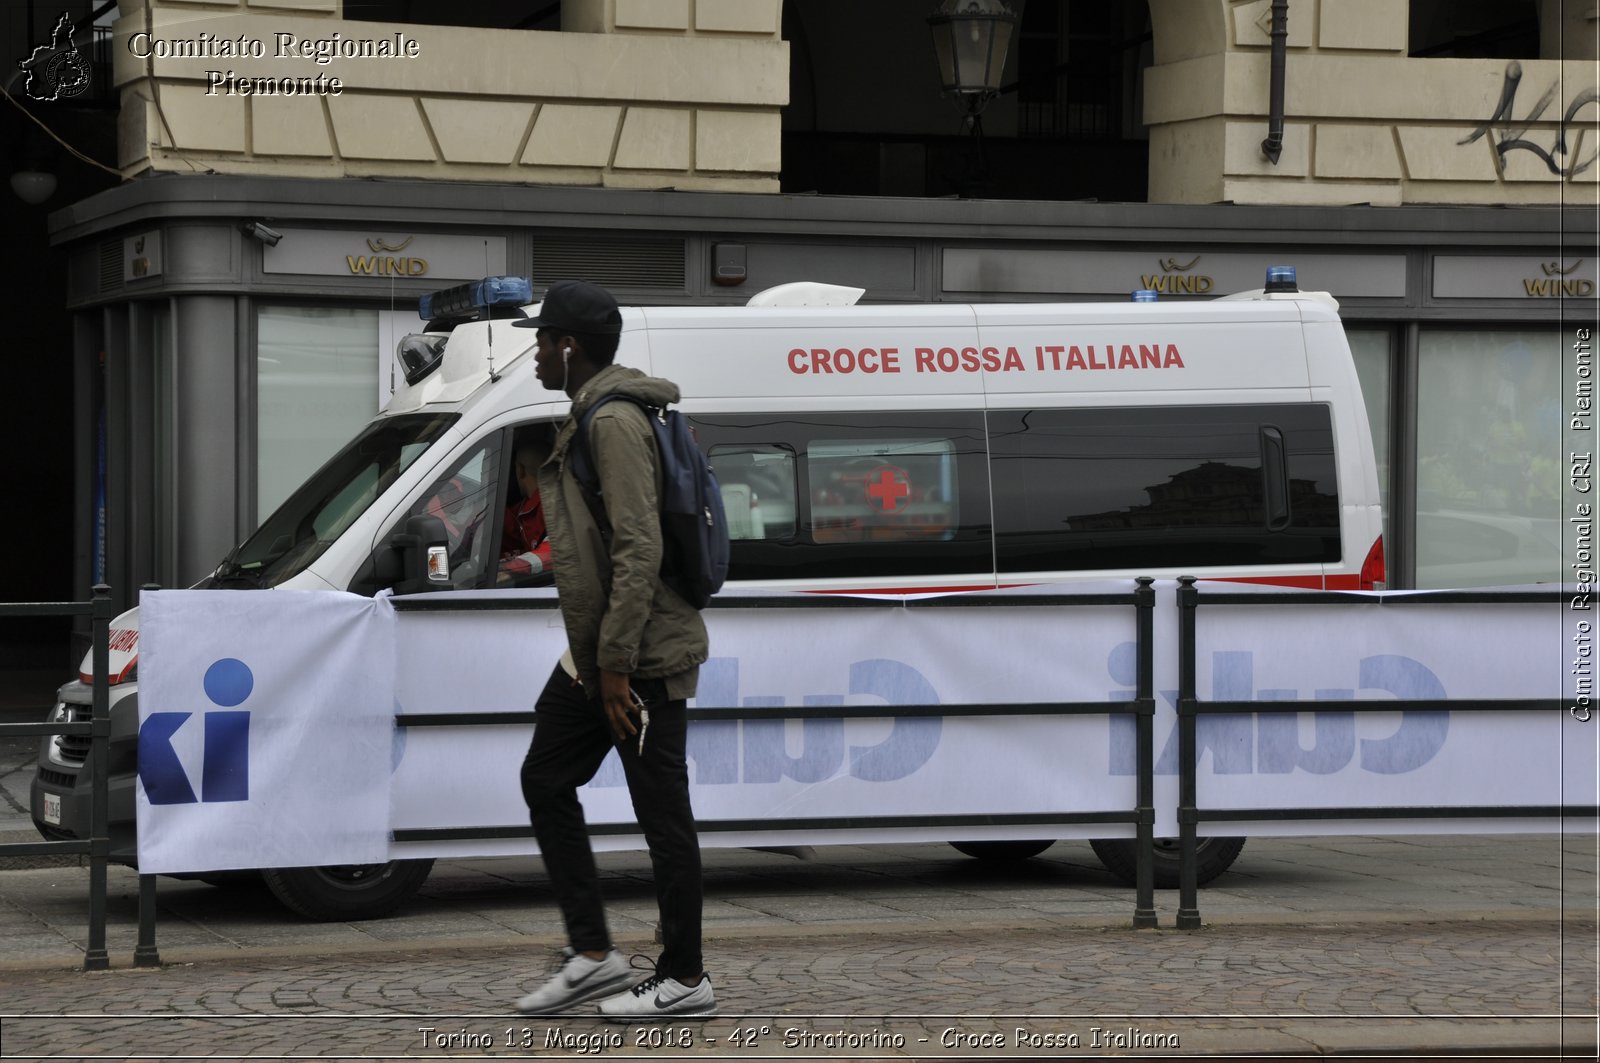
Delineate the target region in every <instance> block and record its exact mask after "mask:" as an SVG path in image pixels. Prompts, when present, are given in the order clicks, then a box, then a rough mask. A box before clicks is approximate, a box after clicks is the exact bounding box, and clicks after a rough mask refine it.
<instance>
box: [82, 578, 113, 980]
mask: <svg viewBox="0 0 1600 1063" xmlns="http://www.w3.org/2000/svg"><path fill="white" fill-rule="evenodd" d="M92 606H93V608H92V611H91V612H90V614H89V615H90V618H91V620H90V632H91V637H92V638H93V640H94V642H93V647H92V653H91V656H92V659H93V668H94V676H93V700H92V702H91V705H92V712H91V716H90V731H89V746H90V750H91V752H92V754H93V756H94V775H93V785H94V791H93V794H92V796H91V798H90V801H89V945H88V948H87V949H85V950H84V953H83V969H84V970H86V971H104V970H106V969H107V968H109V967H110V966H111V957H110V955H109V954H108V953H107V952H106V863H107V861H108V860H109V859H110V856H111V765H110V759H111V674H110V673H111V588H110V587H108V586H106V585H105V584H104V583H97V584H95V586H94V599H93V603H92Z"/></svg>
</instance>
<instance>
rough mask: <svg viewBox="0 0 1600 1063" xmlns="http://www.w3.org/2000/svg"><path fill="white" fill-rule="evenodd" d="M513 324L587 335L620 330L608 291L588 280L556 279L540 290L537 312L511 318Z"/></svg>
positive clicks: (619, 316)
mask: <svg viewBox="0 0 1600 1063" xmlns="http://www.w3.org/2000/svg"><path fill="white" fill-rule="evenodd" d="M512 324H513V325H515V326H516V327H517V328H553V329H562V330H564V331H566V332H577V333H587V334H589V335H591V336H617V335H620V334H621V333H622V311H620V310H618V309H617V301H616V299H615V298H613V297H612V295H611V293H610V292H608V291H606V290H605V289H604V288H602V287H600V286H599V285H598V284H590V283H589V282H588V281H556V282H555V283H554V284H552V285H550V290H549V291H547V292H545V293H544V303H543V305H541V306H540V307H539V316H538V317H531V318H528V319H527V320H525V321H514V322H512Z"/></svg>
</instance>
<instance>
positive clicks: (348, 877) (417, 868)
mask: <svg viewBox="0 0 1600 1063" xmlns="http://www.w3.org/2000/svg"><path fill="white" fill-rule="evenodd" d="M432 870H433V861H432V860H390V861H389V862H388V863H387V864H345V865H340V866H337V867H278V868H268V869H266V870H265V871H263V872H261V877H262V879H263V880H264V881H265V882H266V884H267V888H268V889H270V890H271V891H272V893H273V896H275V897H277V898H278V900H279V901H281V902H282V903H283V906H284V907H286V908H288V909H289V910H290V911H292V912H294V913H295V914H296V915H303V916H305V917H306V918H307V919H314V920H316V921H317V922H321V923H331V922H345V921H347V920H362V919H381V918H382V917H383V916H386V915H388V914H389V913H390V912H392V911H394V910H395V909H396V908H398V907H399V906H400V905H401V904H404V903H405V902H406V901H407V900H409V899H410V898H411V896H412V894H414V893H416V892H417V890H418V889H419V888H420V887H421V886H422V883H423V882H424V881H425V880H426V879H427V877H428V873H429V872H430V871H432Z"/></svg>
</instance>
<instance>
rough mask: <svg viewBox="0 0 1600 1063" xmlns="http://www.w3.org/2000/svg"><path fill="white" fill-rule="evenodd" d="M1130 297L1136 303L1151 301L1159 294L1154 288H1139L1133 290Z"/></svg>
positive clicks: (1158, 296)
mask: <svg viewBox="0 0 1600 1063" xmlns="http://www.w3.org/2000/svg"><path fill="white" fill-rule="evenodd" d="M1131 298H1132V299H1133V301H1134V302H1136V303H1153V302H1155V301H1156V300H1157V299H1158V298H1160V295H1159V294H1158V293H1157V292H1156V290H1155V289H1154V288H1139V289H1137V290H1136V291H1134V292H1133V294H1132V296H1131Z"/></svg>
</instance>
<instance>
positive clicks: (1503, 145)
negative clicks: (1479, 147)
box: [1457, 59, 1600, 177]
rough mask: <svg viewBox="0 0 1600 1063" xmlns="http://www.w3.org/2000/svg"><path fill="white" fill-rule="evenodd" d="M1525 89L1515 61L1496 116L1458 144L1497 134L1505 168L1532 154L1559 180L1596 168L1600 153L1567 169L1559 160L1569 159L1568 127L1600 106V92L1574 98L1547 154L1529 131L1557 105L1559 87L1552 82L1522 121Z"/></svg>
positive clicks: (1589, 91) (1586, 91)
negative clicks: (1509, 159)
mask: <svg viewBox="0 0 1600 1063" xmlns="http://www.w3.org/2000/svg"><path fill="white" fill-rule="evenodd" d="M1521 87H1522V64H1521V63H1519V62H1517V61H1516V60H1515V59H1513V60H1512V61H1511V62H1509V63H1507V64H1506V72H1505V78H1504V80H1503V82H1502V83H1501V86H1500V102H1499V104H1498V105H1497V106H1496V107H1495V109H1494V113H1493V114H1492V115H1490V116H1489V117H1488V119H1487V120H1486V121H1485V122H1484V123H1483V124H1482V125H1480V126H1479V127H1478V128H1477V129H1475V130H1473V131H1472V133H1471V134H1470V135H1469V136H1467V137H1465V138H1464V139H1462V140H1460V141H1457V143H1458V144H1471V143H1472V142H1474V141H1476V140H1479V139H1481V138H1482V137H1485V136H1487V135H1488V134H1489V133H1490V131H1494V132H1495V133H1496V135H1497V136H1498V138H1499V139H1498V140H1496V142H1495V145H1494V149H1495V152H1496V154H1498V155H1499V157H1500V161H1501V163H1502V165H1503V164H1504V162H1505V158H1506V156H1507V155H1509V154H1510V153H1511V152H1513V151H1531V152H1533V154H1535V155H1537V156H1538V157H1539V158H1541V159H1543V160H1544V164H1545V165H1546V166H1547V167H1549V168H1550V172H1551V173H1553V174H1555V175H1556V176H1557V177H1572V176H1575V175H1577V174H1580V173H1582V172H1583V171H1585V170H1587V169H1588V168H1589V167H1590V166H1593V165H1594V162H1595V159H1596V157H1597V156H1600V149H1597V150H1596V151H1594V152H1592V153H1590V155H1589V157H1588V158H1587V159H1585V160H1584V161H1583V162H1581V163H1580V162H1578V161H1577V159H1576V158H1573V159H1572V160H1571V162H1569V163H1568V164H1567V165H1566V166H1565V167H1563V166H1562V165H1560V162H1559V161H1558V159H1557V156H1565V155H1566V154H1567V151H1568V145H1567V129H1568V127H1570V126H1571V125H1572V124H1573V120H1574V119H1575V118H1576V117H1577V115H1578V112H1579V111H1581V110H1583V108H1585V107H1587V106H1589V105H1590V104H1600V92H1597V91H1596V90H1595V89H1594V88H1586V89H1584V90H1583V91H1581V92H1579V93H1578V94H1577V95H1576V96H1574V97H1573V98H1572V102H1571V103H1569V104H1567V109H1566V111H1565V112H1564V113H1563V114H1562V116H1561V123H1560V125H1558V126H1557V127H1556V131H1555V141H1554V142H1553V143H1552V144H1551V145H1550V148H1549V149H1548V150H1547V149H1546V148H1545V147H1543V146H1542V145H1541V144H1539V143H1536V142H1535V141H1534V140H1531V139H1529V136H1528V131H1529V130H1530V129H1531V128H1532V127H1533V124H1534V123H1535V122H1537V121H1538V120H1539V118H1540V117H1541V116H1542V115H1543V114H1544V113H1545V112H1546V111H1548V110H1549V109H1550V106H1551V104H1553V103H1555V102H1556V94H1557V92H1558V91H1559V88H1558V85H1557V83H1555V82H1552V83H1551V85H1550V87H1549V88H1548V89H1546V90H1545V91H1544V95H1542V96H1540V97H1539V99H1538V102H1536V103H1535V104H1534V105H1533V107H1532V108H1531V109H1530V110H1529V111H1528V113H1527V114H1526V115H1525V116H1524V117H1522V118H1518V117H1516V106H1517V90H1518V89H1519V88H1521Z"/></svg>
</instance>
